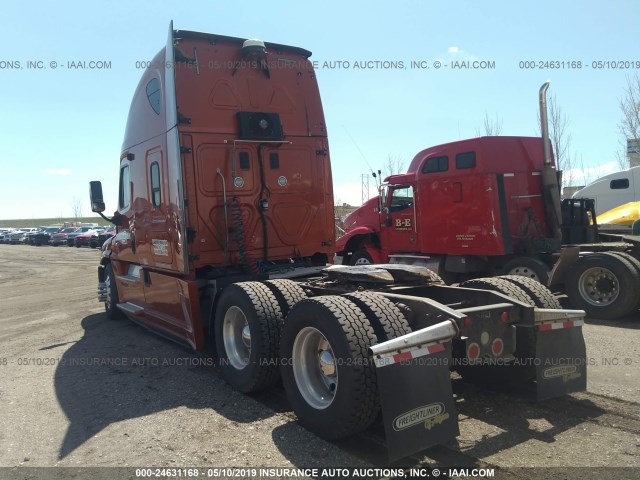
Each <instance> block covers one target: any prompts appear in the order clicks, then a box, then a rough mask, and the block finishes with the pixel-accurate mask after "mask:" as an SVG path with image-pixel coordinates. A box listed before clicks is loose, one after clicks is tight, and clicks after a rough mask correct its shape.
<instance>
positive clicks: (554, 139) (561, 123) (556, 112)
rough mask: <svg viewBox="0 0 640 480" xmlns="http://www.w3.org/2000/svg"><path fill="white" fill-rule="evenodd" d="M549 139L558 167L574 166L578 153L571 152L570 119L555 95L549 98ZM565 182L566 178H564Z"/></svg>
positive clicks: (567, 167)
mask: <svg viewBox="0 0 640 480" xmlns="http://www.w3.org/2000/svg"><path fill="white" fill-rule="evenodd" d="M547 117H548V121H549V140H550V141H551V147H552V148H553V155H554V157H555V160H556V169H558V170H571V169H573V168H574V165H575V163H576V162H575V159H576V155H575V154H572V152H571V133H569V129H568V127H569V120H568V119H567V116H566V115H565V113H564V112H563V111H562V107H560V105H558V102H557V100H556V97H555V95H554V96H552V97H550V98H549V110H548V114H547ZM537 130H538V135H541V132H540V112H538V128H537ZM563 183H564V179H563Z"/></svg>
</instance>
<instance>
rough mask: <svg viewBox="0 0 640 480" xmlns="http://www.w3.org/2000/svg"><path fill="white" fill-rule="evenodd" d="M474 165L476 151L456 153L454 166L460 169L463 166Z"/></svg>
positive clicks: (471, 166) (470, 166)
mask: <svg viewBox="0 0 640 480" xmlns="http://www.w3.org/2000/svg"><path fill="white" fill-rule="evenodd" d="M475 166H476V152H465V153H458V154H457V155H456V168H457V169H458V170H462V169H464V168H473V167H475Z"/></svg>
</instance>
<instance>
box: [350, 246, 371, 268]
mask: <svg viewBox="0 0 640 480" xmlns="http://www.w3.org/2000/svg"><path fill="white" fill-rule="evenodd" d="M372 263H373V258H371V255H369V252H367V250H366V249H364V248H361V249H359V250H356V251H355V252H353V255H351V265H371V264H372Z"/></svg>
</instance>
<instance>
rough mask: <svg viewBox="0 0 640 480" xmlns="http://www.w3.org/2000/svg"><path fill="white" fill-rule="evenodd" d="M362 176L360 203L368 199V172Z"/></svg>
mask: <svg viewBox="0 0 640 480" xmlns="http://www.w3.org/2000/svg"><path fill="white" fill-rule="evenodd" d="M361 177H362V203H363V204H364V202H366V201H367V200H369V174H368V173H363V174H362V175H361Z"/></svg>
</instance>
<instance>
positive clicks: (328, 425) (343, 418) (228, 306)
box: [214, 280, 410, 438]
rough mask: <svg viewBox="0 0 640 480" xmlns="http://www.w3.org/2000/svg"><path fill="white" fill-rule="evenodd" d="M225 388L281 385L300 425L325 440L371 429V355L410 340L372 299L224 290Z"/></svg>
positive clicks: (391, 312) (398, 316)
mask: <svg viewBox="0 0 640 480" xmlns="http://www.w3.org/2000/svg"><path fill="white" fill-rule="evenodd" d="M214 328H215V336H216V347H217V351H218V356H219V357H220V362H221V367H222V373H223V376H224V378H225V380H226V381H227V382H228V383H229V384H231V385H232V386H234V387H235V388H236V389H238V390H240V391H242V392H246V393H249V392H256V391H259V390H261V389H264V388H267V387H269V386H271V385H273V384H274V383H276V382H277V381H278V379H279V378H281V379H282V384H283V386H284V390H285V393H286V395H287V398H288V400H289V402H290V405H291V406H292V408H293V411H294V412H295V413H296V415H297V416H298V419H299V420H300V423H302V424H303V425H304V426H306V427H307V428H309V429H310V430H312V431H314V432H315V433H317V434H318V435H320V436H322V437H324V438H341V437H345V436H349V435H352V434H354V433H356V432H359V431H362V430H364V429H366V428H367V427H368V426H369V425H371V423H372V422H373V421H374V420H375V419H376V417H377V416H378V413H379V411H380V405H379V403H378V392H377V380H376V372H375V366H374V363H373V359H372V358H371V355H370V353H369V347H371V346H372V345H374V344H376V343H380V342H382V341H385V340H387V339H390V338H395V337H396V336H399V335H403V334H405V333H409V332H410V328H409V325H408V323H407V321H406V319H405V318H404V316H403V315H402V313H401V312H400V310H399V309H398V308H397V307H396V306H395V305H394V304H393V303H391V302H390V301H389V300H387V299H386V298H384V297H381V296H379V295H376V294H372V293H354V294H349V295H345V296H320V297H314V298H306V295H305V293H304V291H303V290H302V289H300V287H299V286H298V285H297V284H296V283H295V282H290V281H287V280H276V281H270V282H264V283H261V282H244V283H238V284H233V285H230V286H228V287H227V288H225V290H224V291H223V292H222V294H221V297H220V300H219V302H218V306H217V310H216V319H215V325H214Z"/></svg>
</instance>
